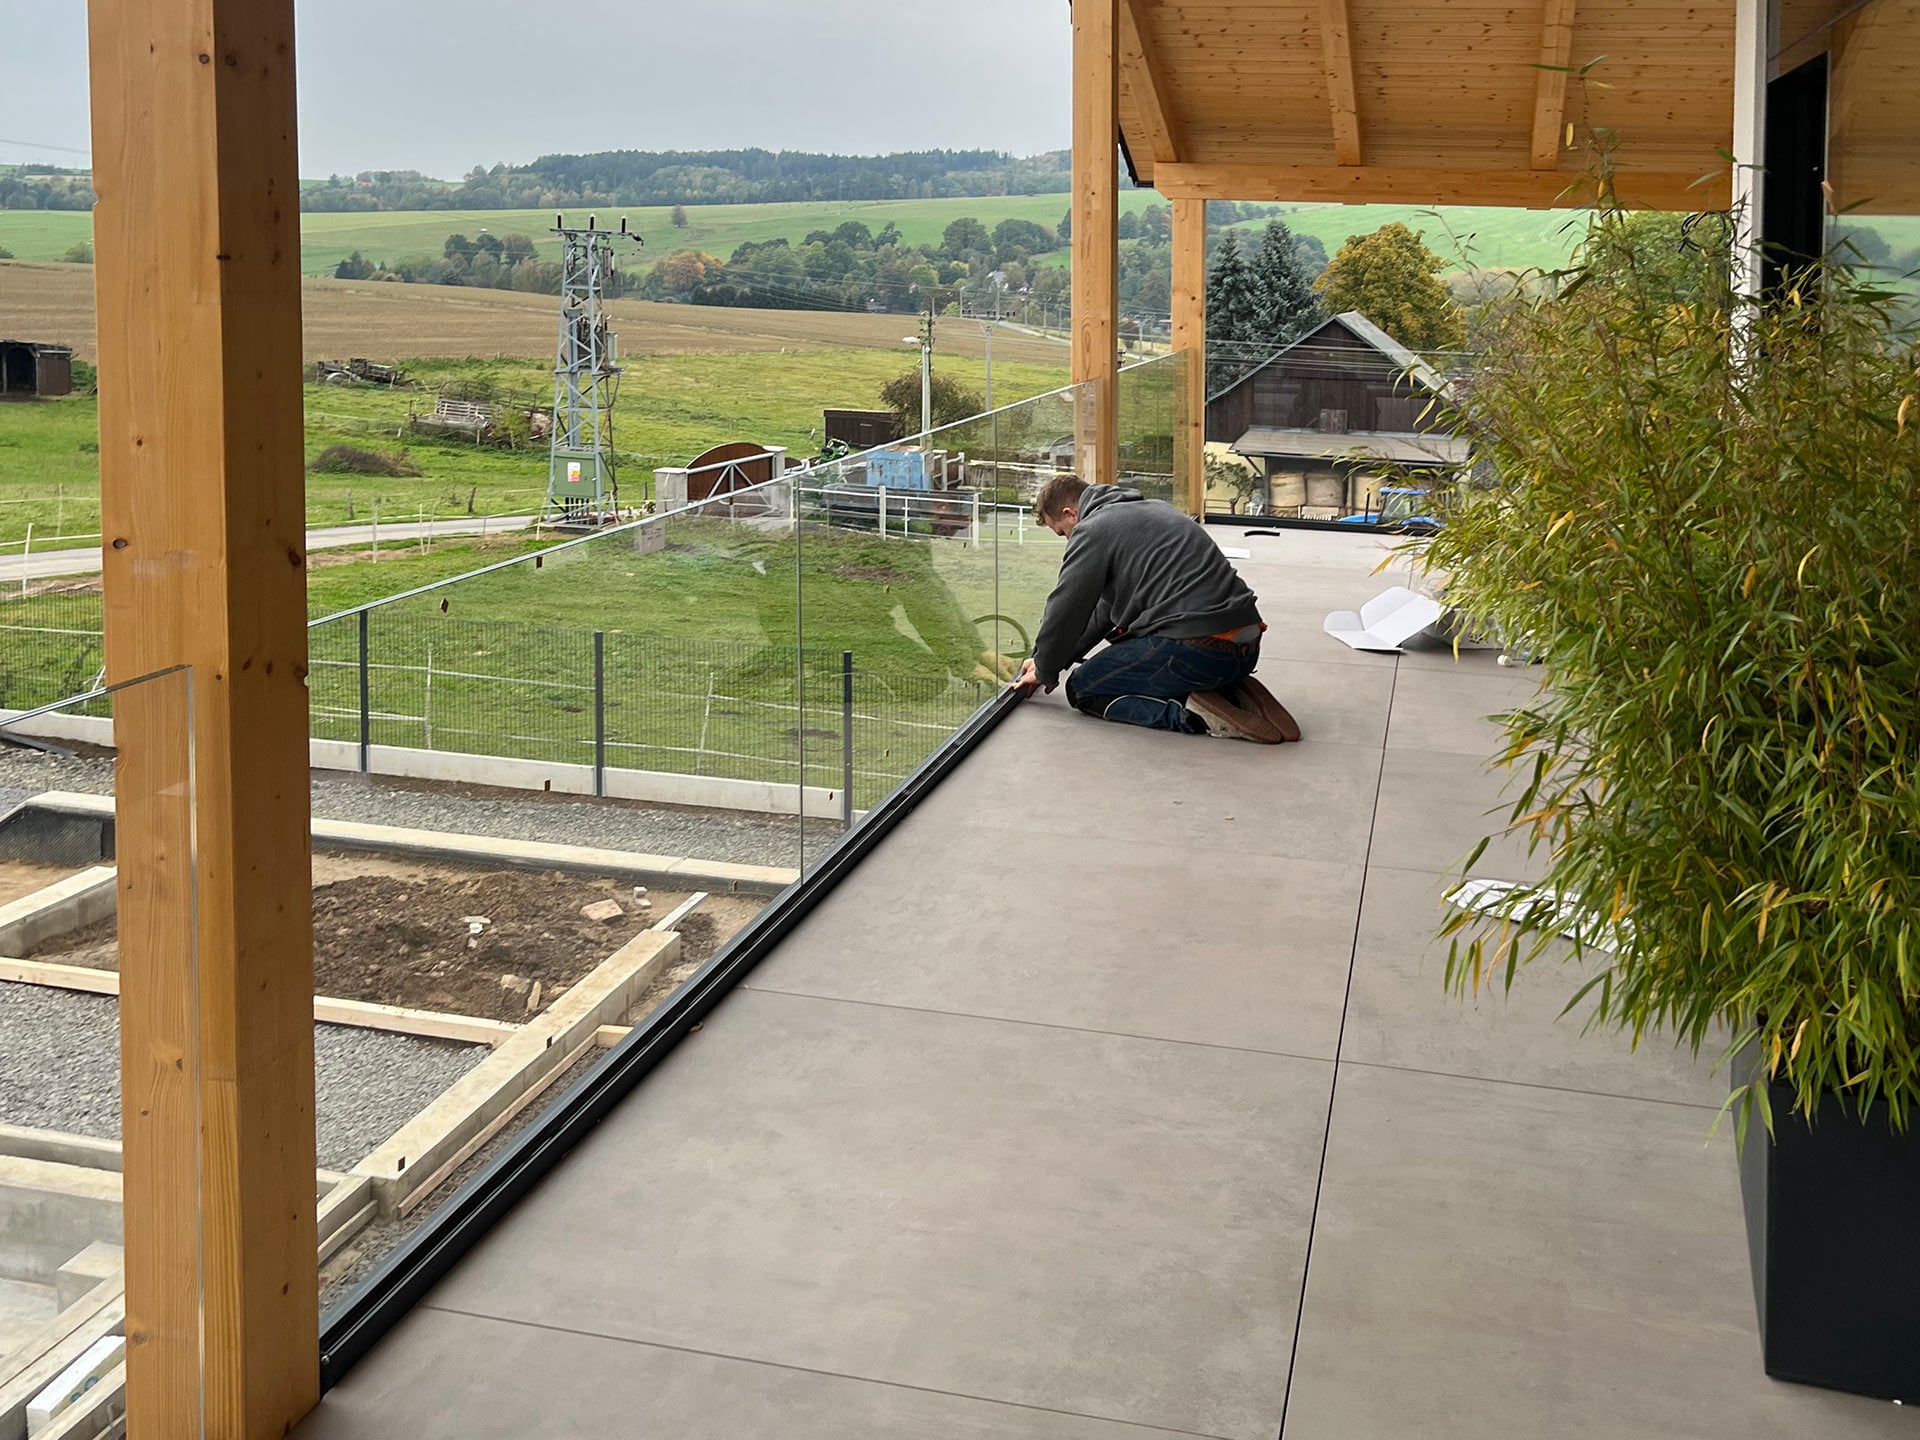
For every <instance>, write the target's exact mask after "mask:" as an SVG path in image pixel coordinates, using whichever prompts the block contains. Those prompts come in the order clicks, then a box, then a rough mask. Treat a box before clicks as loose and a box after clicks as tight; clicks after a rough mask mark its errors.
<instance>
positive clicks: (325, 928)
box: [33, 854, 764, 1021]
mask: <svg viewBox="0 0 1920 1440" xmlns="http://www.w3.org/2000/svg"><path fill="white" fill-rule="evenodd" d="M645 898H646V899H647V900H648V901H649V902H650V903H651V908H650V909H645V910H643V909H640V908H638V906H637V905H636V903H635V900H634V894H633V887H632V886H631V885H628V884H624V883H622V882H619V881H614V880H608V879H600V878H596V877H593V876H588V875H570V874H563V873H560V872H558V871H520V870H469V869H462V868H459V867H454V866H446V865H434V864H417V863H413V862H408V861H394V860H386V859H380V858H374V857H361V856H340V855H324V854H323V855H316V856H315V857H314V889H313V948H314V982H315V983H314V989H315V993H316V994H319V995H323V996H326V997H328V998H331V999H340V1000H365V1001H371V1002H373V1003H375V1004H380V1005H403V1006H406V1007H408V1008H410V1009H416V1010H438V1011H443V1012H447V1013H450V1014H456V1015H477V1016H481V1017H484V1018H486V1019H492V1020H509V1021H521V1020H525V1019H527V1018H528V1017H529V1016H530V1015H533V1014H537V1013H538V1012H539V1011H541V1010H544V1009H545V1008H546V1007H547V1006H548V1005H550V1004H552V1003H553V1001H554V1000H555V999H557V998H558V997H559V996H560V995H562V994H564V993H565V992H566V990H567V989H568V988H569V987H571V986H573V985H575V984H577V983H578V982H579V981H580V980H581V979H582V978H584V977H585V976H586V975H587V974H588V973H589V972H590V971H592V970H593V969H594V968H595V967H596V966H598V965H599V964H600V963H601V962H602V961H604V960H605V959H606V958H607V957H608V956H610V955H611V954H613V952H614V951H616V950H618V949H619V948H620V947H621V946H622V945H624V944H626V943H627V941H629V940H631V939H633V937H634V936H636V935H638V934H640V933H641V932H642V931H643V930H645V929H647V928H648V927H649V926H651V925H653V924H654V923H655V922H656V921H657V920H659V919H661V918H662V917H664V916H665V915H666V914H667V913H668V912H670V911H671V910H673V909H674V908H675V907H676V906H678V905H679V904H680V903H681V902H682V901H684V900H686V899H687V898H688V895H687V892H684V891H652V892H650V893H649V894H648V895H647V896H646V897H645ZM609 900H611V901H614V902H615V903H617V904H618V905H619V906H620V907H621V909H622V911H623V912H624V913H623V914H621V915H620V916H618V917H617V918H615V919H612V920H605V921H600V920H589V919H587V918H586V917H585V916H583V915H582V914H581V913H580V912H581V909H582V907H584V906H587V905H592V904H596V903H601V902H605V901H609ZM763 903H764V902H762V901H760V900H758V899H754V898H749V897H743V896H733V895H728V896H713V897H710V898H709V899H708V900H706V901H704V902H703V903H702V905H701V907H700V909H698V910H695V911H694V912H692V913H691V914H689V915H687V916H686V917H685V918H684V919H682V921H681V922H680V925H679V930H680V937H681V951H682V953H681V963H682V964H683V965H686V964H695V965H697V964H699V963H701V962H702V961H704V960H705V959H706V958H707V957H708V956H710V955H711V954H712V953H713V952H714V950H715V949H716V948H718V947H719V945H721V944H722V943H724V942H725V941H726V940H727V939H728V938H729V937H730V936H732V934H733V933H734V932H735V931H736V930H738V929H739V928H740V927H741V926H742V925H744V924H745V923H746V922H747V921H748V920H749V919H751V918H752V916H753V915H755V914H756V913H758V911H759V909H760V907H761V905H762V904H763ZM481 921H484V922H485V923H484V924H481V923H480V922H481ZM476 925H477V926H478V930H477V932H476V929H475V927H476ZM116 935H117V930H116V925H115V922H114V921H113V920H111V919H109V920H104V921H101V922H100V923H98V924H96V925H90V926H87V927H86V928H84V929H82V930H76V931H72V932H69V933H68V934H66V935H63V936H59V937H57V938H55V939H53V940H51V941H49V942H48V943H47V944H45V945H43V946H41V947H39V948H38V949H37V950H36V951H35V952H34V955H33V958H35V959H41V960H48V961H52V962H54V963H56V964H62V965H82V966H89V967H91V968H94V969H102V970H111V969H115V968H116V967H117V966H118V963H119V957H118V953H117V950H116ZM688 973H691V972H690V971H689V972H688ZM536 987H537V989H538V998H537V999H536V998H535V990H536Z"/></svg>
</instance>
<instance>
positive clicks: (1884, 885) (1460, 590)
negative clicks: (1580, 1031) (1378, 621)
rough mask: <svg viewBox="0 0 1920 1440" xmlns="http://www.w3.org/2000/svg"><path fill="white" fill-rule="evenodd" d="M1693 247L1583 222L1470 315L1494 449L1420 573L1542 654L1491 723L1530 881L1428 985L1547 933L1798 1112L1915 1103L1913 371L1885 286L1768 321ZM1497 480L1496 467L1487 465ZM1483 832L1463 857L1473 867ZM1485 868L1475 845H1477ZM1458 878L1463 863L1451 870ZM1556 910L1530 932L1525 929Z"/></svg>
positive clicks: (1848, 279) (1839, 270)
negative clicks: (1536, 673)
mask: <svg viewBox="0 0 1920 1440" xmlns="http://www.w3.org/2000/svg"><path fill="white" fill-rule="evenodd" d="M1714 228H1715V229H1716V230H1717V231H1718V232H1719V233H1718V234H1716V235H1713V236H1703V235H1702V234H1701V233H1700V231H1699V227H1696V228H1695V230H1694V231H1693V233H1688V232H1685V231H1682V230H1680V229H1678V228H1676V227H1672V226H1664V227H1663V226H1661V225H1658V224H1653V223H1649V222H1647V221H1646V220H1644V219H1635V218H1633V217H1629V216H1626V215H1624V214H1622V213H1620V212H1618V211H1613V210H1608V209H1598V210H1595V211H1594V212H1592V213H1591V217H1590V221H1589V226H1588V234H1587V237H1586V241H1585V244H1584V246H1583V248H1582V251H1581V253H1580V255H1579V257H1578V258H1577V261H1576V265H1575V268H1574V269H1573V270H1571V271H1569V272H1566V273H1563V274H1560V275H1556V276H1553V277H1550V278H1549V280H1548V283H1544V284H1542V283H1537V280H1538V277H1536V283H1534V284H1532V285H1529V286H1526V287H1523V288H1521V289H1519V290H1517V291H1516V293H1515V295H1514V296H1513V297H1512V298H1511V300H1509V301H1508V302H1506V303H1505V304H1504V305H1502V306H1499V307H1496V308H1497V312H1498V313H1496V314H1494V315H1493V316H1492V317H1491V318H1490V319H1488V320H1487V321H1486V322H1485V323H1484V324H1483V326H1482V327H1481V331H1480V334H1479V336H1478V345H1479V349H1480V352H1481V353H1480V354H1479V356H1478V364H1477V366H1476V369H1475V372H1474V375H1473V378H1472V379H1471V381H1470V383H1469V384H1468V385H1467V386H1466V387H1464V391H1465V398H1464V399H1462V400H1461V401H1459V402H1458V403H1459V408H1460V414H1459V415H1458V417H1457V423H1458V424H1459V425H1460V426H1461V427H1462V428H1463V429H1464V430H1465V431H1466V432H1467V433H1470V434H1471V435H1472V437H1473V438H1474V440H1475V443H1476V446H1477V449H1478V452H1479V454H1480V455H1481V456H1482V457H1483V459H1484V460H1486V461H1487V462H1489V463H1488V464H1486V465H1483V466H1482V467H1480V468H1479V470H1477V471H1476V474H1477V475H1478V476H1480V477H1482V478H1481V479H1480V481H1479V483H1478V484H1477V485H1474V486H1472V487H1469V488H1467V489H1466V490H1464V491H1463V493H1462V494H1461V495H1459V496H1458V497H1456V500H1457V503H1456V506H1455V508H1454V509H1453V511H1452V513H1451V514H1450V515H1449V519H1448V524H1447V527H1446V528H1445V529H1444V530H1443V531H1441V532H1440V533H1439V534H1438V535H1437V536H1436V537H1435V538H1434V539H1433V540H1432V541H1431V542H1430V548H1429V549H1428V551H1427V560H1428V563H1429V564H1430V565H1431V566H1432V567H1434V568H1435V569H1436V570H1438V571H1441V572H1444V573H1445V575H1446V577H1447V585H1448V591H1447V593H1448V598H1449V601H1450V603H1451V604H1453V605H1455V606H1456V607H1458V608H1459V610H1460V611H1461V612H1463V618H1465V619H1466V620H1467V621H1468V622H1469V623H1470V624H1471V625H1472V626H1474V627H1476V628H1480V629H1483V630H1485V631H1488V632H1490V633H1493V634H1497V635H1500V636H1502V637H1505V638H1507V639H1508V640H1509V641H1511V642H1513V643H1515V644H1524V646H1525V648H1526V650H1527V651H1528V652H1530V653H1532V654H1534V655H1537V656H1539V657H1541V658H1542V663H1543V665H1544V671H1545V673H1544V680H1543V688H1542V690H1541V692H1540V694H1539V696H1538V698H1537V699H1536V700H1534V701H1533V702H1531V703H1529V704H1527V705H1525V706H1523V707H1522V708H1520V709H1518V710H1516V711H1514V712H1513V713H1511V714H1508V715H1506V716H1503V717H1500V718H1501V719H1502V721H1503V723H1504V726H1505V740H1504V748H1503V749H1502V751H1501V754H1500V756H1499V760H1500V761H1501V762H1502V763H1504V764H1505V765H1507V766H1509V767H1515V768H1516V769H1517V770H1518V773H1519V777H1520V779H1521V781H1522V782H1523V783H1521V784H1520V786H1519V787H1518V788H1519V792H1520V797H1521V798H1520V800H1519V802H1518V803H1517V804H1516V805H1515V807H1514V809H1513V812H1512V815H1511V817H1510V820H1511V822H1512V824H1513V826H1514V827H1516V828H1518V829H1519V830H1520V831H1521V832H1523V833H1525V834H1526V835H1527V836H1528V838H1529V840H1530V841H1531V842H1532V843H1534V844H1535V845H1536V846H1538V847H1542V848H1544V850H1545V852H1546V856H1547V859H1548V865H1547V870H1546V874H1545V875H1544V876H1543V878H1542V879H1541V880H1540V881H1539V882H1538V883H1537V884H1534V885H1531V886H1526V887H1522V888H1521V889H1520V890H1519V891H1518V892H1516V894H1515V896H1514V899H1513V903H1512V905H1511V906H1510V907H1508V908H1507V909H1506V911H1505V918H1501V917H1491V918H1489V917H1486V916H1476V915H1471V914H1467V913H1458V914H1455V915H1454V916H1452V917H1451V918H1450V919H1449V921H1448V923H1447V926H1446V931H1447V934H1448V935H1450V936H1451V938H1452V941H1453V944H1452V948H1451V950H1450V953H1449V961H1448V966H1447V978H1448V983H1449V984H1450V985H1451V986H1452V987H1454V988H1455V989H1456V990H1457V991H1461V992H1464V991H1467V990H1472V989H1477V988H1478V987H1480V986H1482V985H1485V984H1489V983H1494V984H1499V983H1505V984H1507V985H1511V984H1512V983H1513V981H1514V977H1515V974H1516V972H1517V971H1518V970H1519V969H1520V968H1521V967H1522V966H1524V965H1525V964H1526V963H1528V962H1529V961H1532V960H1534V959H1536V958H1538V957H1539V956H1541V955H1542V954H1543V953H1546V952H1547V951H1548V949H1549V947H1550V946H1552V945H1553V942H1554V939H1555V932H1560V931H1565V932H1567V933H1568V934H1569V935H1570V936H1571V937H1572V943H1573V952H1574V954H1575V955H1576V956H1578V955H1581V954H1583V953H1584V954H1585V955H1587V956H1588V957H1589V958H1590V960H1591V961H1592V963H1593V965H1594V967H1595V968H1594V970H1593V973H1592V978H1591V979H1590V980H1589V981H1588V983H1586V984H1585V985H1584V986H1583V987H1582V988H1581V990H1580V991H1579V993H1578V994H1577V995H1576V997H1575V999H1574V1001H1573V1002H1572V1003H1571V1004H1570V1005H1569V1007H1568V1008H1569V1010H1570V1011H1583V1012H1585V1013H1586V1014H1587V1015H1588V1017H1589V1020H1590V1022H1591V1023H1592V1024H1594V1025H1597V1026H1600V1027H1604V1028H1614V1029H1618V1030H1623V1031H1626V1032H1628V1033H1630V1034H1631V1036H1632V1037H1633V1039H1634V1041H1635V1042H1636V1043H1638V1041H1639V1040H1640V1039H1641V1038H1642V1037H1644V1036H1647V1035H1649V1034H1652V1033H1656V1032H1665V1033H1669V1034H1672V1035H1676V1036H1678V1037H1680V1038H1681V1039H1682V1040H1684V1041H1686V1042H1690V1043H1691V1045H1692V1046H1693V1048H1694V1050H1695V1051H1696V1053H1698V1052H1699V1050H1700V1049H1701V1047H1702V1046H1703V1045H1714V1046H1717V1045H1718V1044H1719V1043H1720V1042H1721V1039H1722V1038H1723V1037H1730V1040H1731V1045H1730V1049H1732V1050H1737V1049H1739V1048H1741V1047H1744V1046H1746V1045H1753V1046H1756V1047H1757V1050H1756V1051H1753V1052H1750V1053H1753V1054H1756V1055H1757V1056H1758V1058H1759V1059H1760V1061H1761V1062H1762V1063H1761V1064H1760V1066H1759V1073H1758V1078H1757V1079H1754V1080H1752V1081H1751V1082H1750V1083H1749V1084H1747V1085H1744V1086H1737V1087H1735V1088H1734V1090H1733V1096H1732V1100H1731V1101H1730V1103H1734V1104H1736V1108H1737V1111H1738V1115H1739V1122H1740V1130H1741V1133H1742V1134H1743V1135H1744V1133H1745V1129H1746V1125H1747V1121H1748V1118H1749V1116H1750V1115H1752V1114H1754V1113H1758V1114H1759V1115H1760V1116H1761V1117H1762V1118H1763V1119H1764V1120H1765V1121H1766V1123H1767V1124H1768V1126H1769V1127H1770V1128H1771V1126H1772V1124H1773V1120H1774V1116H1773V1111H1772V1108H1771V1106H1770V1104H1769V1091H1770V1090H1771V1089H1772V1085H1771V1084H1770V1083H1769V1082H1773V1083H1774V1084H1778V1085H1779V1086H1781V1087H1782V1089H1781V1093H1784V1092H1785V1091H1787V1090H1790V1091H1791V1094H1792V1097H1793V1108H1794V1109H1795V1110H1796V1111H1798V1112H1800V1113H1803V1114H1806V1115H1808V1116H1812V1115H1813V1114H1814V1112H1815V1110H1816V1108H1817V1107H1818V1106H1819V1105H1820V1103H1821V1101H1822V1098H1823V1097H1825V1096H1828V1095H1832V1094H1838V1095H1840V1096H1842V1097H1844V1098H1845V1099H1846V1101H1847V1102H1848V1103H1849V1104H1850V1105H1851V1106H1852V1107H1853V1108H1855V1109H1857V1110H1858V1111H1859V1112H1860V1113H1861V1114H1862V1115H1866V1114H1868V1113H1870V1112H1873V1111H1874V1109H1875V1107H1876V1105H1878V1104H1882V1103H1883V1104H1884V1106H1885V1107H1886V1112H1887V1113H1888V1115H1889V1118H1890V1120H1891V1123H1892V1124H1894V1125H1895V1126H1896V1127H1904V1125H1905V1123H1906V1120H1907V1117H1908V1115H1909V1113H1910V1111H1911V1109H1912V1107H1913V1106H1914V1105H1915V1103H1916V1102H1920V778H1917V775H1916V770H1917V767H1920V756H1917V755H1916V751H1917V750H1920V400H1916V398H1915V395H1916V391H1920V375H1917V372H1916V363H1917V362H1920V354H1917V353H1916V349H1915V346H1914V343H1913V336H1912V334H1911V332H1910V331H1908V330H1906V329H1905V328H1903V322H1902V320H1901V318H1900V317H1901V315H1902V307H1903V305H1904V304H1905V303H1907V302H1908V301H1909V300H1910V297H1906V296H1903V295H1901V294H1899V293H1897V292H1896V291H1893V290H1888V289H1882V288H1876V287H1874V286H1872V285H1869V284H1867V283H1864V282H1863V281H1862V279H1861V278H1860V277H1859V276H1858V275H1857V274H1856V273H1855V272H1854V271H1853V270H1852V269H1851V268H1850V267H1849V266H1848V265H1847V264H1846V263H1845V262H1846V257H1845V256H1838V255H1836V256H1834V257H1831V258H1830V260H1829V261H1828V262H1827V263H1825V264H1823V265H1821V266H1818V267H1814V268H1813V269H1812V270H1809V271H1808V272H1807V273H1806V274H1805V275H1804V276H1802V277H1801V279H1800V280H1799V282H1798V283H1797V285H1795V286H1794V287H1792V288H1791V289H1790V291H1789V292H1788V293H1786V294H1784V295H1782V296H1780V297H1779V298H1778V300H1777V303H1772V304H1769V305H1759V304H1756V303H1753V302H1752V301H1750V300H1748V299H1743V298H1741V297H1738V296H1736V294H1735V293H1734V289H1733V287H1732V285H1731V283H1730V277H1729V268H1728V265H1727V261H1726V256H1727V254H1728V250H1727V247H1726V246H1725V244H1724V239H1723V236H1724V231H1725V227H1724V224H1723V225H1721V226H1717V227H1714ZM1485 477H1491V478H1485ZM1485 843H1486V842H1484V841H1483V842H1482V846H1483V847H1484V844H1485ZM1478 854H1479V851H1477V850H1476V852H1475V856H1476V857H1477V855H1478ZM1468 863H1469V865H1470V864H1471V863H1472V861H1471V860H1470V861H1469V862H1468ZM1549 911H1551V912H1555V913H1556V914H1557V916H1558V920H1557V922H1556V923H1555V924H1554V925H1553V926H1551V927H1547V926H1539V925H1529V924H1527V923H1525V922H1526V920H1527V919H1528V918H1529V917H1536V918H1537V917H1538V916H1540V915H1541V914H1543V913H1547V912H1549Z"/></svg>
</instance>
